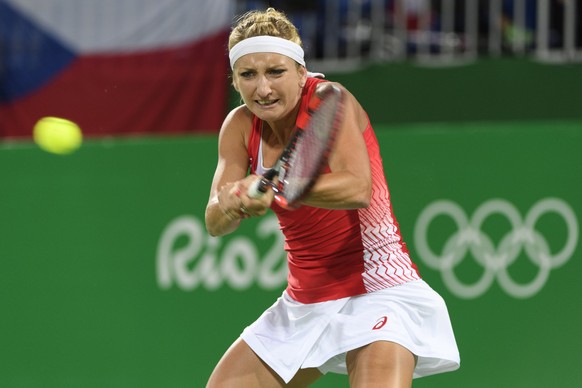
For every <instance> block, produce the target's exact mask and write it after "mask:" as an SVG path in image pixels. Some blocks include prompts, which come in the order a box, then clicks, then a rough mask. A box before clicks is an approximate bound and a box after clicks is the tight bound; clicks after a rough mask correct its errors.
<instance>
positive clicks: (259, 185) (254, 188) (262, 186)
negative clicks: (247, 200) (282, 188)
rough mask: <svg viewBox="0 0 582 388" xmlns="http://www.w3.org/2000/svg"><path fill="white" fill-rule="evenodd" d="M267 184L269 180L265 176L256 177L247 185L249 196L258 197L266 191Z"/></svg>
mask: <svg viewBox="0 0 582 388" xmlns="http://www.w3.org/2000/svg"><path fill="white" fill-rule="evenodd" d="M268 185H269V181H268V180H266V179H265V178H261V179H257V180H256V181H254V182H253V184H252V185H251V186H250V187H249V190H248V195H249V197H251V198H260V197H261V196H262V195H263V194H265V192H266V191H267V186H268Z"/></svg>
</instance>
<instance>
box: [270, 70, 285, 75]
mask: <svg viewBox="0 0 582 388" xmlns="http://www.w3.org/2000/svg"><path fill="white" fill-rule="evenodd" d="M285 71H286V70H285V69H271V70H269V74H271V75H282V74H283V73H285Z"/></svg>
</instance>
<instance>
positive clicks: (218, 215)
mask: <svg viewBox="0 0 582 388" xmlns="http://www.w3.org/2000/svg"><path fill="white" fill-rule="evenodd" d="M241 220H242V215H241V214H240V213H238V212H234V211H232V210H227V209H224V208H222V207H221V204H220V203H219V202H218V198H217V197H214V198H213V199H211V200H210V202H209V203H208V206H207V207H206V229H207V230H208V233H209V234H210V235H211V236H224V235H226V234H229V233H232V232H234V231H235V230H236V229H237V228H238V226H239V225H240V221H241Z"/></svg>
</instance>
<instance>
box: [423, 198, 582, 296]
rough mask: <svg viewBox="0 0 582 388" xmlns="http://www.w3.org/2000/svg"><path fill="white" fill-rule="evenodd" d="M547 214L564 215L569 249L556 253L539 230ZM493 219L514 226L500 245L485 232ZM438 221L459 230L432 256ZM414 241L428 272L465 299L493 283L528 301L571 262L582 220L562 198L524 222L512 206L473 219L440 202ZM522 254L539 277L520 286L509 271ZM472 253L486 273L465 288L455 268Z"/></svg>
mask: <svg viewBox="0 0 582 388" xmlns="http://www.w3.org/2000/svg"><path fill="white" fill-rule="evenodd" d="M548 213H556V214H557V215H559V216H560V217H561V218H562V219H563V221H564V222H565V225H566V228H567V232H566V239H565V240H566V241H565V243H564V246H563V247H562V248H561V250H560V251H558V252H556V253H553V254H552V253H551V252H550V247H549V244H548V241H547V240H546V237H545V236H544V235H542V234H541V233H540V232H539V231H538V230H536V223H537V222H538V220H539V219H540V217H542V216H543V215H544V214H548ZM494 214H499V215H502V216H504V217H505V218H507V220H508V221H509V223H510V224H511V231H510V232H508V233H507V234H506V235H505V236H503V237H502V238H501V240H500V241H499V243H498V244H497V246H495V244H494V243H493V241H492V240H491V238H490V237H489V236H487V235H486V234H484V233H483V232H482V230H481V229H482V228H481V227H482V224H483V222H484V221H485V220H486V219H487V218H488V217H490V216H491V215H494ZM438 216H447V217H450V218H451V219H452V220H453V221H454V223H455V224H456V227H457V231H456V232H455V233H453V234H452V235H451V236H449V237H448V239H447V240H446V241H445V243H444V245H443V249H442V252H441V253H440V254H437V253H435V252H433V250H432V249H431V248H430V246H429V242H428V230H429V226H430V225H431V223H432V222H433V220H434V219H435V218H436V217H438ZM414 242H415V247H416V249H417V252H418V255H419V256H420V259H421V260H423V262H424V263H425V264H426V265H427V266H428V267H430V268H432V269H435V270H438V271H440V273H441V275H442V278H443V281H444V283H445V285H446V286H447V287H448V289H449V290H450V291H451V292H452V293H453V294H454V295H456V296H458V297H460V298H465V299H472V298H476V297H478V296H480V295H482V294H484V293H485V292H486V291H487V290H488V289H489V287H490V286H491V284H492V283H493V281H494V280H497V282H498V283H499V285H500V286H501V288H503V290H505V292H506V293H507V294H509V295H511V296H513V297H515V298H529V297H532V296H533V295H535V294H536V293H538V292H539V291H540V290H541V289H542V288H543V286H544V284H545V283H546V281H547V280H548V277H549V275H550V271H551V270H552V269H554V268H558V267H560V266H562V265H564V264H565V263H566V262H567V261H568V260H569V259H570V258H571V257H572V255H573V253H574V251H575V249H576V245H577V244H578V220H577V218H576V214H575V213H574V210H573V209H572V208H571V207H570V206H569V205H568V204H567V203H566V202H564V201H563V200H561V199H559V198H545V199H542V200H540V201H538V202H537V203H535V204H534V205H533V206H532V208H531V209H530V210H529V212H528V213H527V215H526V216H525V218H524V219H522V217H521V215H520V214H519V212H518V210H517V209H516V208H515V206H513V204H512V203H510V202H508V201H506V200H503V199H491V200H488V201H486V202H484V203H483V204H481V206H479V207H478V208H477V210H475V213H474V214H473V216H472V217H471V219H470V220H469V219H468V218H467V215H466V214H465V212H464V211H463V209H462V208H461V207H460V206H459V205H458V204H456V203H455V202H452V201H449V200H438V201H435V202H432V203H431V204H430V205H428V206H427V207H426V208H425V209H424V210H423V211H422V213H421V214H420V216H419V217H418V219H417V222H416V226H415V230H414ZM522 251H523V252H525V255H526V256H527V257H528V258H529V260H530V261H531V262H532V263H533V264H534V265H535V266H537V267H538V271H537V274H536V276H535V277H534V278H533V279H532V280H531V282H529V283H527V284H521V283H517V282H516V281H515V280H514V279H513V278H512V277H511V276H510V274H509V273H508V267H509V266H511V264H513V263H514V262H515V261H516V259H517V258H518V256H520V254H521V252H522ZM469 253H470V254H471V255H472V257H473V258H474V260H475V261H476V262H477V263H478V264H479V265H480V266H481V267H483V269H484V271H483V274H482V276H481V277H480V278H479V279H478V280H477V281H475V282H474V283H472V284H465V283H463V282H462V281H461V280H459V278H458V277H457V275H456V273H455V267H457V266H458V265H459V264H460V263H461V261H462V260H463V259H464V258H465V257H466V256H467V255H468V254H469Z"/></svg>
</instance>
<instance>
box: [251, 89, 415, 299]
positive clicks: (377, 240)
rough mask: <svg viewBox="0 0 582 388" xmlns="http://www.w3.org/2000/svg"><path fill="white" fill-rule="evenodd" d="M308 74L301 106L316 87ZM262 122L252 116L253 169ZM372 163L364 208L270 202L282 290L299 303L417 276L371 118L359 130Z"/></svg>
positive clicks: (369, 290)
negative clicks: (280, 248) (281, 251)
mask: <svg viewBox="0 0 582 388" xmlns="http://www.w3.org/2000/svg"><path fill="white" fill-rule="evenodd" d="M319 82H326V81H325V80H320V79H316V78H308V79H307V83H306V85H305V87H304V88H303V93H302V97H301V107H300V109H301V110H306V109H307V103H308V101H309V98H310V97H311V94H312V93H313V92H314V91H315V86H316V85H317V84H318V83H319ZM261 128H262V121H261V120H260V119H258V118H257V117H256V116H254V117H253V128H252V130H251V133H250V136H249V146H248V155H249V163H250V166H251V172H252V173H255V172H256V170H257V162H258V160H259V159H261V160H262V158H259V157H258V152H259V148H260V144H261ZM363 136H364V139H365V141H366V146H367V148H368V154H369V156H370V165H371V168H372V199H371V203H370V206H369V207H367V208H365V209H354V210H329V209H321V208H315V207H311V206H302V207H300V208H299V209H296V210H285V209H283V208H281V207H280V206H278V205H277V204H276V203H275V202H273V205H272V207H271V208H272V210H273V211H274V212H275V214H276V215H277V218H278V219H279V225H280V227H281V231H282V232H283V234H284V236H285V250H286V251H287V261H288V266H289V275H288V285H287V292H288V293H289V295H290V296H291V297H292V298H293V299H295V300H297V301H299V302H302V303H316V302H322V301H326V300H333V299H339V298H343V297H347V296H354V295H359V294H363V293H367V292H373V291H377V290H381V289H384V288H387V287H391V286H395V285H398V284H402V283H406V282H409V281H412V280H417V279H420V275H419V274H418V270H417V268H416V265H415V264H414V263H413V262H412V261H411V260H410V257H409V254H408V250H407V248H406V245H405V243H404V242H403V241H402V238H401V235H400V230H399V227H398V223H397V222H396V219H395V218H394V216H393V213H392V206H391V204H390V194H389V192H388V187H387V184H386V178H385V176H384V169H383V166H382V159H381V156H380V150H379V147H378V141H377V139H376V135H375V134H374V130H373V129H372V126H371V125H370V123H368V126H367V128H366V130H365V131H364V133H363Z"/></svg>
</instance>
